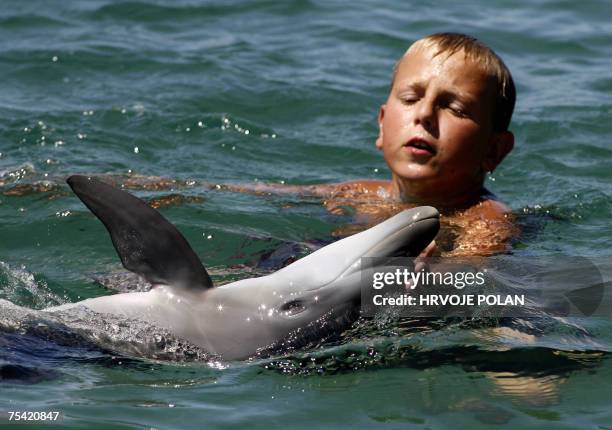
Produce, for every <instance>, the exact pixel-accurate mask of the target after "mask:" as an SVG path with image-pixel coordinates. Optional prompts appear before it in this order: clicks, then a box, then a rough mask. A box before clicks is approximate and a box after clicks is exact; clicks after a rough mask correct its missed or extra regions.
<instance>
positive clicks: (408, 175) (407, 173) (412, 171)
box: [391, 163, 438, 182]
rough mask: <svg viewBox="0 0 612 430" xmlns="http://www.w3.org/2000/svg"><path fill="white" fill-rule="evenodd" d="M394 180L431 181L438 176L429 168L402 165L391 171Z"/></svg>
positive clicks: (416, 165)
mask: <svg viewBox="0 0 612 430" xmlns="http://www.w3.org/2000/svg"><path fill="white" fill-rule="evenodd" d="M391 171H392V172H393V175H394V176H395V178H396V179H398V180H401V181H410V182H415V181H427V182H428V181H431V180H434V179H435V178H436V177H438V174H437V172H436V171H435V170H433V169H432V168H431V167H429V166H423V165H419V164H412V163H411V164H409V165H403V166H401V167H400V168H397V169H393V168H392V169H391Z"/></svg>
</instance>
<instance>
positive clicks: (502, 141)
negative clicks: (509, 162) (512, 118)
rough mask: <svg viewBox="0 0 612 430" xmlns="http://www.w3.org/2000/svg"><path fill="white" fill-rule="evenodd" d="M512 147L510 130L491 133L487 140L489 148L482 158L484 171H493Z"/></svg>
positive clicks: (512, 139) (512, 137)
mask: <svg viewBox="0 0 612 430" xmlns="http://www.w3.org/2000/svg"><path fill="white" fill-rule="evenodd" d="M512 148H514V135H513V134H512V132H510V131H500V132H496V133H493V136H492V137H491V139H490V140H489V149H488V151H487V154H486V156H485V158H484V159H483V160H482V168H483V169H484V170H485V171H486V172H493V171H494V170H495V168H496V167H497V166H499V164H500V163H501V162H502V161H503V159H504V158H505V157H506V155H508V153H509V152H510V151H512Z"/></svg>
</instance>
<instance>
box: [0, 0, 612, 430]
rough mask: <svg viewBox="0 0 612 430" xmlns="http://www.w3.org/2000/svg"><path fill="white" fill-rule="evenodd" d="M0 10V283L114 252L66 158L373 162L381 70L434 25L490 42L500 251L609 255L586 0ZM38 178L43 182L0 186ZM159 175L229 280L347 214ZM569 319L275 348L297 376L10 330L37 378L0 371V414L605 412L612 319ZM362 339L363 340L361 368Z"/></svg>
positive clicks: (600, 58) (480, 420)
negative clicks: (501, 93)
mask: <svg viewBox="0 0 612 430" xmlns="http://www.w3.org/2000/svg"><path fill="white" fill-rule="evenodd" d="M0 5H2V6H3V7H2V8H0V74H1V77H2V79H0V95H1V97H0V262H1V265H0V298H4V299H11V300H12V301H15V302H17V303H19V304H22V305H27V306H29V307H35V308H40V307H43V306H46V305H49V304H52V303H55V302H56V301H66V300H68V301H75V300H78V299H79V298H84V297H92V296H96V295H101V294H104V291H103V290H101V289H100V287H98V286H96V285H94V284H93V283H92V282H91V275H92V273H104V272H109V271H112V270H115V269H117V268H118V261H117V257H116V255H115V252H114V250H113V249H112V246H111V244H110V242H109V241H108V237H107V234H106V232H105V231H104V229H103V227H102V226H101V224H99V223H98V222H97V221H96V220H95V219H94V218H93V217H92V216H90V215H89V214H88V213H87V211H86V210H85V208H84V207H83V206H82V205H81V203H80V202H79V201H78V200H77V199H76V198H74V197H73V196H72V195H71V194H70V193H69V192H68V189H67V188H66V187H65V186H64V185H61V181H60V179H62V178H65V177H66V176H68V175H69V174H73V173H78V172H81V173H113V174H126V173H127V172H133V173H137V174H141V175H147V176H160V177H166V178H172V179H176V180H180V181H197V182H200V181H205V182H212V183H221V182H240V181H255V180H260V181H268V182H280V181H284V182H285V183H290V184H313V183H321V182H339V181H343V180H348V179H353V178H381V179H382V178H387V177H388V175H387V173H386V172H387V170H386V166H385V164H384V161H383V159H382V156H381V155H380V153H379V152H378V151H377V150H376V149H375V147H374V139H375V137H376V135H377V125H376V115H377V112H378V107H379V106H380V104H381V103H382V102H384V100H385V98H386V95H387V94H386V91H387V89H388V84H389V78H390V74H391V68H392V66H393V64H394V62H395V60H396V59H397V58H398V57H399V56H400V55H401V53H402V52H403V50H404V49H405V48H406V47H407V46H408V45H409V44H410V43H411V42H412V41H414V40H415V39H417V38H419V37H422V36H424V35H427V34H429V33H433V32H437V31H448V30H452V31H462V32H467V33H470V34H473V35H475V36H476V37H478V38H480V39H482V40H483V41H485V42H486V43H488V44H489V45H491V46H492V47H493V48H494V49H495V50H496V51H497V52H498V53H499V54H500V55H501V56H502V57H503V58H504V60H505V62H506V63H507V64H508V66H509V68H510V69H511V71H512V72H513V75H514V79H515V82H516V83H517V88H518V102H517V108H516V111H515V115H514V119H513V122H512V126H511V129H512V130H513V132H514V133H515V136H516V141H517V145H516V148H515V150H514V151H513V152H512V153H511V155H510V156H509V158H508V159H507V160H506V161H504V163H503V165H502V166H500V168H499V169H498V170H497V171H496V172H495V174H494V175H493V177H491V178H489V182H488V186H489V187H490V188H491V189H492V190H493V191H494V192H495V193H496V194H497V195H498V196H499V197H500V198H501V199H502V200H503V201H505V202H507V203H508V204H509V205H510V206H511V207H512V209H513V210H514V211H515V212H516V213H517V214H521V216H523V221H522V222H523V223H524V224H525V225H526V226H527V229H526V231H527V233H526V234H525V236H524V237H523V239H522V240H521V242H520V243H518V244H517V247H516V250H515V253H517V254H519V255H534V256H535V255H551V254H563V255H582V256H597V257H602V256H608V255H610V252H609V241H610V239H611V238H612V227H611V225H610V223H609V218H610V215H611V214H612V205H611V200H610V196H611V184H612V149H610V141H611V140H612V122H611V121H610V113H611V110H612V102H611V100H612V97H611V95H612V78H611V77H610V70H611V69H612V60H611V58H612V45H611V44H610V40H612V24H610V19H609V17H610V16H612V6H611V5H610V4H608V3H606V2H579V3H575V2H567V1H560V0H558V1H544V0H539V1H533V2H518V1H503V2H496V3H495V4H492V2H486V1H483V0H479V1H475V2H471V3H470V4H467V3H465V2H451V1H443V2H436V3H425V4H424V3H422V2H418V3H417V2H403V1H392V2H384V3H381V2H375V1H364V2H350V3H349V2H324V1H295V2H289V1H287V2H275V1H249V2H247V1H244V0H236V1H227V2H222V1H219V2H212V1H207V2H196V1H188V0H180V1H175V2H169V1H168V2H162V1H148V2H119V1H102V0H100V1H96V0H92V1H84V0H81V1H73V2H59V1H22V2H8V1H3V2H0ZM136 148H137V149H136ZM44 180H48V181H50V182H49V184H50V185H53V188H52V190H51V191H48V192H31V193H20V195H14V194H11V193H10V192H9V191H10V190H14V189H15V187H16V186H18V185H26V186H27V185H31V184H35V183H37V182H39V181H44ZM54 184H60V185H54ZM172 192H178V193H182V194H184V195H187V196H190V197H197V198H199V199H200V200H198V201H192V202H187V203H185V204H182V205H176V206H170V207H167V208H163V209H162V212H163V214H164V215H165V216H167V217H168V218H169V219H171V220H172V222H173V223H174V224H176V225H177V226H178V227H179V229H180V230H181V231H182V232H183V233H184V234H185V236H186V237H187V238H188V240H189V241H190V243H191V244H192V246H193V247H194V249H195V251H196V252H197V253H198V254H199V255H200V256H201V258H202V260H203V261H204V262H205V264H206V265H207V266H208V267H213V268H215V269H216V272H214V271H213V274H214V273H219V275H217V278H216V280H229V279H232V276H240V275H239V274H236V275H231V274H230V275H227V273H228V271H230V273H234V272H231V270H230V269H231V268H232V267H235V266H238V265H241V264H246V263H248V262H250V261H252V260H253V259H255V260H256V259H257V258H258V256H259V255H261V253H262V252H264V251H270V250H273V249H275V247H277V246H279V245H281V244H282V243H286V242H295V241H304V240H314V239H329V238H330V235H331V232H332V231H333V230H334V229H336V228H337V227H338V226H339V225H340V224H342V223H345V222H350V218H348V217H346V218H340V217H335V216H332V215H330V214H328V213H327V212H326V211H325V209H324V208H323V207H322V206H321V205H319V204H318V203H317V202H316V201H311V200H304V199H300V198H297V197H291V196H284V197H283V196H268V197H263V198H262V197H257V196H250V195H243V194H236V193H230V192H219V191H216V190H210V189H207V188H202V187H197V186H194V187H187V188H185V189H179V190H178V191H177V190H175V191H172ZM136 193H137V194H138V195H139V196H143V197H159V196H163V195H167V194H170V193H171V191H168V190H162V191H137V192H136ZM533 225H535V227H533ZM232 270H235V269H232ZM235 272H238V271H237V270H235ZM224 273H225V275H224ZM580 325H581V326H582V327H584V328H586V330H587V331H588V332H589V335H590V336H591V337H592V339H593V341H592V342H591V344H590V346H588V347H587V346H585V345H584V344H583V343H581V342H580V341H579V336H577V335H575V334H573V333H572V330H571V325H567V326H563V325H562V327H561V329H560V330H558V331H555V332H554V333H553V334H552V335H550V336H549V337H548V338H547V340H546V342H540V343H537V342H536V344H537V345H538V346H537V347H534V346H529V345H530V344H529V343H528V342H521V340H518V341H515V343H513V344H512V343H507V342H509V341H508V339H504V338H503V336H500V339H499V340H500V342H499V344H496V343H495V342H491V338H487V339H488V340H487V342H485V341H484V340H482V339H481V338H478V337H475V336H474V335H473V333H472V332H470V331H469V330H465V329H461V328H456V327H455V328H453V327H442V328H439V329H433V330H432V329H431V327H429V329H428V330H425V331H420V330H417V329H409V330H406V332H402V331H401V330H400V335H399V336H391V337H389V338H386V337H384V336H380V335H379V334H376V335H372V336H371V337H370V338H368V337H366V338H365V339H360V340H359V341H355V342H354V343H353V344H349V345H345V346H344V347H334V346H329V347H327V348H323V350H322V351H320V352H318V353H317V354H320V356H319V355H317V354H315V355H313V356H310V355H306V356H304V357H302V356H299V357H297V358H296V357H290V358H288V360H289V364H291V365H293V366H295V365H296V363H302V362H303V361H309V360H310V361H311V362H312V361H314V363H315V364H313V369H314V371H312V372H304V373H307V374H306V375H303V374H296V372H293V373H292V374H284V373H283V369H284V370H287V369H288V368H291V366H285V365H283V364H278V363H271V364H270V363H267V362H266V363H263V362H261V363H260V362H257V361H254V362H250V363H221V364H214V363H173V362H168V361H154V360H148V359H131V358H126V357H118V358H114V357H113V356H112V355H109V354H108V353H105V352H101V351H96V350H91V349H88V348H86V347H84V348H81V349H80V348H78V347H69V346H65V345H64V346H61V345H58V344H56V343H54V342H51V341H46V340H45V339H42V338H29V337H19V336H16V335H8V334H7V335H3V337H0V363H3V362H4V363H6V362H9V363H13V364H18V365H22V366H29V367H31V368H34V369H42V373H41V376H40V378H38V379H37V378H32V380H30V381H29V382H28V383H24V382H23V381H21V382H20V381H17V382H11V381H8V382H5V381H0V412H1V411H8V410H14V409H16V410H58V411H61V412H63V413H64V414H65V421H64V425H65V426H67V427H69V428H85V427H88V428H89V427H92V428H93V427H96V426H97V427H98V428H108V427H109V426H112V427H113V428H150V427H155V428H175V429H183V428H203V427H204V428H243V427H249V428H278V427H290V428H321V427H331V428H390V429H395V428H419V429H427V428H430V429H440V428H463V427H468V426H469V427H474V428H481V427H489V426H495V427H498V428H523V429H526V428H548V427H554V428H608V427H612V409H611V408H610V406H609V399H610V398H611V395H612V383H610V381H611V379H610V378H611V377H612V366H611V364H610V360H609V358H608V357H609V356H608V352H609V351H610V350H611V349H612V336H610V334H609V330H608V329H609V328H612V324H611V323H610V320H609V319H608V318H599V319H594V318H593V319H589V320H588V321H580ZM491 336H492V338H493V340H495V336H493V335H491ZM504 342H506V343H504ZM368 348H373V349H374V351H375V353H374V355H375V356H376V357H378V358H377V359H376V360H374V362H370V364H367V363H366V362H367V357H369V356H371V351H370V352H368V351H369V350H368ZM389 348H390V349H391V350H389ZM398 351H399V352H398ZM578 351H581V352H578ZM355 357H357V358H355ZM364 357H365V358H364ZM380 357H382V358H380ZM351 360H357V361H359V362H360V363H366V364H363V365H359V366H350V365H347V363H350V362H351ZM266 366H267V367H266ZM355 368H356V369H357V370H354V369H355ZM317 369H319V370H320V371H319V370H317ZM297 373H299V372H297Z"/></svg>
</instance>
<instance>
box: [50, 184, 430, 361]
mask: <svg viewBox="0 0 612 430" xmlns="http://www.w3.org/2000/svg"><path fill="white" fill-rule="evenodd" d="M68 183H69V185H70V186H71V187H72V189H73V191H74V192H75V193H76V194H77V196H78V197H79V198H80V199H81V200H82V201H83V202H84V203H85V205H86V206H87V207H88V208H89V209H90V210H91V211H92V212H93V213H94V214H95V215H96V216H97V217H98V218H99V219H100V220H101V221H102V222H103V223H104V225H105V226H106V228H107V229H108V231H109V233H110V235H111V239H112V241H113V244H114V246H115V249H116V250H117V253H118V254H119V256H120V258H121V260H122V262H123V265H124V266H125V267H126V268H127V269H128V270H131V271H133V272H135V273H138V274H139V275H141V276H143V277H144V278H145V279H147V280H148V281H149V282H151V283H152V284H153V285H154V287H153V288H152V289H151V290H150V291H148V292H135V293H126V294H116V295H112V296H104V297H98V298H93V299H87V300H83V301H81V302H78V303H70V304H66V305H62V306H57V307H53V308H48V309H46V311H49V312H53V311H58V310H65V309H68V308H71V307H74V306H86V307H87V308H89V309H91V310H93V311H95V312H99V313H109V314H114V315H119V316H124V317H128V318H136V319H140V320H144V321H147V322H151V323H153V324H155V325H158V326H160V327H163V328H166V329H168V330H170V331H171V332H172V333H174V334H176V335H177V336H179V337H181V338H184V339H186V340H188V341H190V342H191V343H193V344H195V345H197V346H199V347H201V348H203V349H205V350H207V351H208V352H210V353H212V354H217V355H220V356H221V357H222V358H224V359H227V360H236V359H245V358H248V357H250V356H253V355H255V354H256V353H257V352H258V351H260V350H264V349H266V348H268V347H270V346H272V345H281V346H282V344H283V342H289V344H290V343H291V339H294V340H295V339H297V338H299V337H300V336H301V335H306V333H307V332H310V333H311V334H312V331H313V330H315V331H316V327H324V326H326V325H327V326H328V327H329V326H333V324H330V323H333V322H334V321H340V320H342V319H343V318H346V316H347V315H349V314H351V313H353V314H354V313H355V312H354V311H355V310H357V309H358V307H359V304H360V299H361V291H360V277H361V270H362V267H361V264H362V262H361V258H363V257H391V256H398V255H412V256H416V255H418V253H419V252H420V251H422V250H423V249H424V248H425V247H426V246H427V245H428V244H429V243H430V242H431V241H432V240H433V238H434V237H435V235H436V234H437V232H438V229H439V214H438V211H437V210H436V209H434V208H432V207H419V208H415V209H410V210H406V211H404V212H402V213H400V214H398V215H396V216H394V217H392V218H390V219H388V220H387V221H385V222H383V223H381V224H379V225H377V226H375V227H373V228H370V229H369V230H366V231H364V232H361V233H358V234H356V235H354V236H351V237H348V238H346V239H342V240H340V241H338V242H335V243H333V244H331V245H328V246H325V247H324V248H321V249H319V250H317V251H315V252H313V253H312V254H310V255H308V256H306V257H304V258H302V259H300V260H298V261H296V262H294V263H293V264H290V265H289V266H286V267H284V268H283V269H281V270H279V271H277V272H275V273H272V274H270V275H267V276H262V277H259V278H251V279H244V280H240V281H237V282H233V283H230V284H226V285H222V286H218V287H213V285H212V282H211V280H210V278H209V276H208V274H207V272H206V270H205V268H204V267H203V266H202V264H201V262H200V260H199V259H198V257H197V256H196V254H195V252H194V251H193V250H192V249H191V247H190V246H189V244H188V243H187V241H186V240H185V238H184V237H183V236H182V235H181V234H180V233H179V232H178V230H177V229H176V228H175V227H174V226H172V225H171V224H170V223H169V222H168V221H166V220H165V219H164V218H163V217H162V216H161V214H159V213H158V212H157V211H156V210H154V209H152V208H150V207H149V206H148V205H147V204H146V203H144V202H143V201H141V200H140V199H138V198H136V197H134V196H132V195H131V194H129V193H127V192H125V191H121V190H118V189H115V188H113V187H111V186H109V185H107V184H104V183H102V182H99V181H97V180H95V179H91V178H87V177H84V176H72V177H70V178H69V179H68ZM322 330H324V328H322Z"/></svg>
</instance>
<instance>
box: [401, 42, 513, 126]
mask: <svg viewBox="0 0 612 430" xmlns="http://www.w3.org/2000/svg"><path fill="white" fill-rule="evenodd" d="M432 46H433V47H435V48H437V51H436V52H435V53H434V55H433V56H434V57H436V56H438V55H441V54H444V55H446V57H447V58H448V57H450V56H452V55H453V54H455V53H457V52H460V51H463V53H464V55H465V59H466V60H469V61H473V62H474V63H475V64H477V65H478V66H479V67H481V69H482V71H483V72H485V73H486V74H487V75H488V76H489V77H490V78H491V79H492V80H493V82H494V84H495V100H494V108H493V112H492V117H493V130H494V131H506V130H508V127H509V125H510V120H511V119H512V112H513V111H514V104H515V102H516V88H515V87H514V81H513V79H512V75H511V74H510V70H508V67H506V65H505V64H504V62H503V61H502V59H501V58H499V56H498V55H497V54H496V53H495V52H494V51H493V50H492V49H491V48H489V47H488V46H486V45H485V44H483V43H482V42H480V41H479V40H477V39H476V38H474V37H471V36H467V35H465V34H461V33H435V34H432V35H429V36H427V37H424V38H422V39H419V40H417V41H416V42H414V43H413V44H412V46H410V48H408V51H406V54H408V53H409V52H410V50H411V49H413V48H420V47H432ZM406 54H404V56H405V55H406ZM402 58H403V56H402ZM402 58H400V60H399V61H398V62H397V63H396V64H395V67H394V68H393V79H392V81H391V86H392V87H393V82H394V81H395V75H396V73H397V68H398V66H399V63H400V62H401V60H402Z"/></svg>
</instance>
